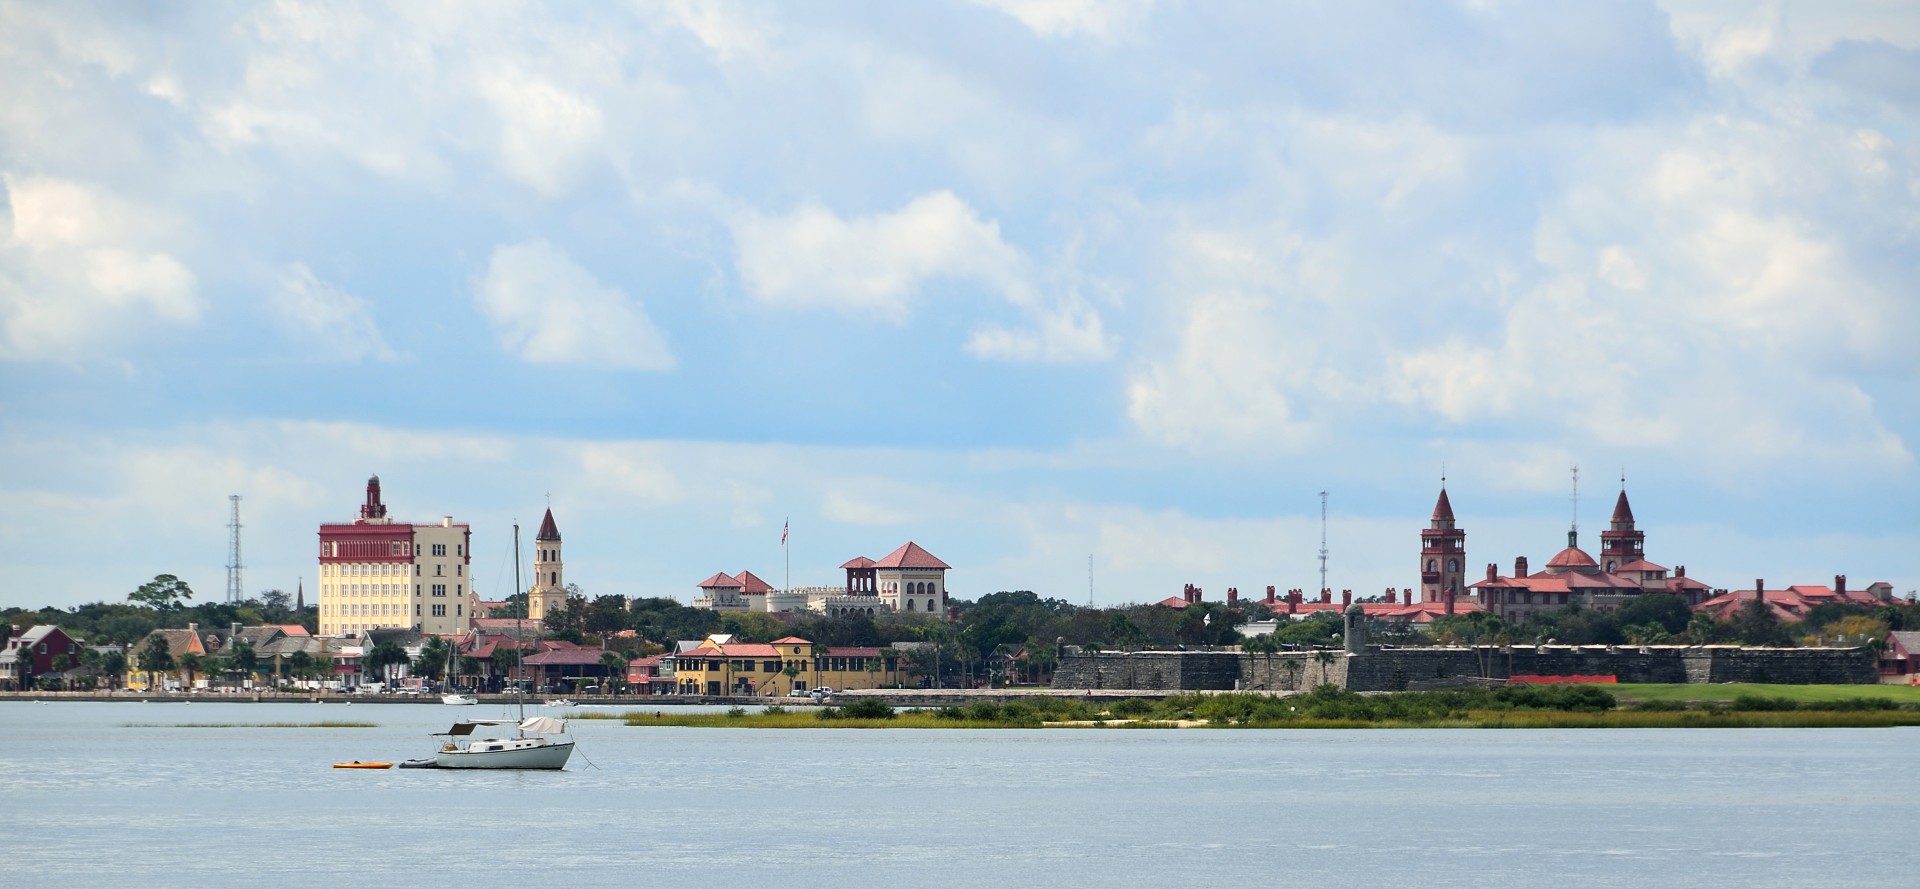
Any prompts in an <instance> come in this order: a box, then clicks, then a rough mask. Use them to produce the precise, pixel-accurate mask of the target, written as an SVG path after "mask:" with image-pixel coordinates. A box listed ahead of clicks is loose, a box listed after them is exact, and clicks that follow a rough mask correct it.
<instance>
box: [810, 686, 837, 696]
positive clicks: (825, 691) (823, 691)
mask: <svg viewBox="0 0 1920 889" xmlns="http://www.w3.org/2000/svg"><path fill="white" fill-rule="evenodd" d="M813 694H815V695H818V696H820V697H823V698H824V697H828V696H830V695H832V694H833V689H832V688H829V687H827V686H825V685H822V686H820V687H819V688H816V689H814V690H813Z"/></svg>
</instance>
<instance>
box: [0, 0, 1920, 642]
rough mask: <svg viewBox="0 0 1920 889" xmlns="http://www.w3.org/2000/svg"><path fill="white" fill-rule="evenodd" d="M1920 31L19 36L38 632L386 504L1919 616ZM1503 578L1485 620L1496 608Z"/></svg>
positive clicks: (580, 563)
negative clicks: (1767, 601) (1894, 597)
mask: <svg viewBox="0 0 1920 889" xmlns="http://www.w3.org/2000/svg"><path fill="white" fill-rule="evenodd" d="M1917 122H1920V10H1916V8H1915V7H1913V6H1912V5H1911V4H1905V3H1897V2H1885V3H1878V2H1851V3H1849V2H1821V3H1765V4H1748V3H1721V2H1669V3H1656V4H1642V3H1631V2H1601V3H1565V4H1522V3H1507V2H1497V0H1495V2H1467V3H1460V4H1368V3H1353V4H1337V5H1332V6H1329V5H1327V4H1283V3H1272V2H1258V3H1244V4H1241V3H1197V4H1184V3H1166V2H1147V0H1139V2H1112V3H1092V2H1080V0H1033V2H1017V0H987V2H975V3H923V4H895V3H808V4H791V3H788V4H753V3H698V2H658V3H654V2H635V3H628V4H619V5H616V4H596V5H588V6H566V7H560V8H554V7H551V6H549V5H541V4H504V3H502V4H466V3H447V4H435V3H408V4H402V5H399V6H398V7H393V8H389V7H382V6H373V5H349V4H308V3H298V2H280V3H270V4H234V5H221V4H214V3H205V4H188V5H184V6H182V5H161V6H127V5H124V4H102V5H89V4H77V3H75V4H47V3H32V4H18V3H0V188H3V189H4V191H3V192H0V195H3V196H4V201H3V202H0V214H4V215H0V375H3V376H0V504H4V507H3V508H0V565H4V566H5V568H6V569H7V571H6V576H7V581H6V583H5V586H4V592H0V601H4V602H6V603H7V604H15V605H25V606H39V605H46V604H54V605H73V604H77V603H80V602H85V601H93V600H97V599H119V598H121V597H123V596H124V595H125V594H126V593H127V592H129V591H131V590H132V589H134V588H135V587H136V586H138V585H139V584H140V583H141V582H142V581H144V580H146V579H148V578H151V577H152V576H153V575H154V574H157V573H161V572H169V573H176V574H179V575H181V576H182V577H184V578H186V579H187V580H188V581H189V582H190V583H192V584H193V585H194V587H195V588H196V589H197V590H199V591H200V595H201V597H202V598H206V597H214V598H217V597H219V596H220V595H221V594H222V592H223V590H224V589H225V569H224V565H225V563H226V560H227V531H226V524H227V509H228V501H227V495H229V494H240V495H242V496H243V497H244V498H245V499H244V500H243V503H242V521H243V523H244V524H245V534H244V543H243V561H244V562H245V564H246V573H245V582H246V587H247V589H248V592H250V593H254V592H258V591H260V590H264V589H268V588H283V589H289V590H290V589H292V588H293V586H294V584H295V583H296V581H297V580H298V579H299V578H302V577H305V578H306V579H307V581H308V583H309V586H310V585H311V579H312V577H313V574H314V564H313V563H314V559H313V557H312V554H313V552H314V549H315V531H316V526H317V525H318V524H319V523H320V522H322V521H337V520H342V519H346V518H349V517H351V516H352V515H353V514H354V511H355V508H356V505H357V504H358V502H359V500H360V497H361V489H362V486H363V484H364V483H365V480H366V478H367V476H368V475H369V474H373V473H378V474H379V475H380V476H381V478H382V480H383V482H384V486H385V489H386V499H387V502H388V504H389V505H390V507H391V509H392V511H393V513H394V514H395V515H396V516H398V517H400V518H403V519H409V520H414V521H434V520H437V519H438V518H439V517H440V516H442V515H452V516H453V517H454V518H455V520H456V521H464V522H468V523H470V524H471V525H472V526H473V529H474V540H475V551H476V558H475V577H476V582H477V584H479V587H480V590H481V593H482V594H483V595H486V596H489V597H492V596H495V595H503V594H504V593H505V592H506V591H508V590H509V589H510V588H511V586H512V584H511V531H510V529H511V526H512V524H513V522H514V521H515V520H516V519H517V520H518V521H519V522H521V523H522V524H523V525H529V526H531V525H533V524H535V523H537V522H538V521H539V517H540V513H541V510H542V508H543V507H544V505H545V504H546V503H547V502H548V500H547V498H548V497H551V502H552V505H553V509H554V511H555V515H556V518H557V519H558V522H559V524H560V527H561V530H562V532H563V533H564V535H565V537H566V541H567V550H566V554H567V563H568V576H569V579H570V580H572V581H574V582H577V583H579V584H580V585H581V586H582V587H583V588H584V589H585V590H586V591H587V592H588V593H589V594H606V593H620V594H625V595H649V596H662V595H664V596H676V597H679V598H681V599H682V600H686V599H689V598H691V596H692V595H693V594H694V592H695V591H694V587H693V585H694V584H695V583H697V582H698V581H699V580H701V579H702V578H704V577H706V576H708V575H710V574H712V573H713V572H715V571H728V572H734V571H739V570H741V569H750V570H752V571H754V572H755V573H756V574H759V575H761V576H762V577H765V578H767V579H768V580H769V581H772V582H774V583H775V584H779V583H781V582H782V580H783V578H784V577H785V571H786V568H785V562H784V561H783V557H784V556H785V555H786V554H784V553H783V552H782V550H781V547H780V544H779V537H780V528H781V525H782V522H783V521H786V520H789V519H790V520H791V522H792V527H793V535H792V548H791V557H792V580H793V582H794V583H795V584H818V583H832V582H835V581H837V580H838V577H837V576H836V572H835V566H837V565H839V564H840V563H841V562H842V561H845V560H846V559H849V558H852V557H854V556H858V555H866V556H872V557H878V556H880V555H883V554H885V553H886V552H888V551H890V550H892V549H893V548H894V547H896V546H898V545H899V544H900V543H902V542H904V541H906V540H909V539H911V540H914V541H917V542H919V543H920V544H921V545H922V546H925V547H926V548H927V549H929V550H930V551H932V552H934V553H935V554H936V555H938V556H940V557H941V558H943V559H945V560H946V561H947V562H949V563H951V564H953V565H954V569H955V570H954V571H953V572H952V573H951V577H950V582H951V584H952V588H953V592H954V594H955V595H956V596H959V597H963V598H973V597H977V596H979V595H981V594H985V593H990V592H994V591H996V590H1003V589H1032V590H1035V591H1037V592H1040V593H1042V594H1043V595H1051V596H1059V597H1063V598H1067V599H1071V600H1074V601H1086V600H1087V598H1088V596H1089V571H1088V565H1089V557H1090V556H1091V557H1092V565H1093V570H1092V599H1093V600H1094V601H1095V602H1096V603H1097V604H1102V605H1111V604H1118V603H1122V602H1139V601H1153V600H1157V599H1160V598H1163V597H1165V596H1169V595H1175V594H1177V593H1178V592H1179V590H1180V587H1181V585H1182V584H1184V583H1196V584H1199V585H1201V586H1202V587H1204V588H1205V589H1206V591H1207V595H1208V597H1209V598H1219V597H1222V596H1224V595H1225V591H1226V588H1227V587H1229V586H1237V587H1239V588H1240V589H1241V591H1242V592H1243V593H1245V594H1249V595H1253V594H1255V591H1259V590H1262V589H1264V587H1265V586H1266V585H1269V584H1271V585H1275V586H1278V587H1279V588H1280V589H1282V590H1285V589H1288V588H1290V587H1303V588H1312V587H1315V586H1317V585H1318V569H1319V565H1318V560H1317V557H1316V553H1317V550H1318V548H1319V545H1320V540H1319V538H1320V520H1319V498H1318V496H1317V495H1318V492H1319V491H1322V490H1326V491H1329V492H1330V517H1329V522H1328V532H1327V533H1328V538H1329V540H1328V546H1329V549H1330V550H1331V558H1330V565H1329V583H1330V584H1331V585H1332V586H1333V587H1334V588H1335V589H1342V588H1347V589H1353V590H1354V591H1355V592H1356V593H1357V594H1362V595H1367V594H1376V593H1379V592H1381V591H1382V590H1384V589H1385V588H1387V587H1406V586H1411V585H1415V584H1417V581H1418V578H1417V575H1416V573H1415V568H1416V564H1417V563H1416V555H1417V549H1418V531H1419V529H1420V528H1422V527H1424V526H1425V522H1426V518H1427V515H1428V513H1429V512H1430V511H1431V509H1432V506H1433V501H1434V497H1435V494H1436V492H1437V489H1438V485H1439V477H1440V475H1441V473H1442V471H1443V468H1444V471H1445V472H1446V474H1447V475H1448V477H1449V482H1448V487H1449V491H1450V493H1451V497H1452V501H1453V504H1454V506H1455V508H1456V511H1457V512H1458V514H1459V518H1460V522H1461V525H1462V526H1463V527H1464V528H1465V529H1466V530H1467V547H1468V561H1469V564H1472V565H1476V566H1483V565H1485V564H1486V563H1488V562H1497V563H1499V564H1500V565H1501V570H1502V571H1503V572H1507V571H1510V570H1511V566H1512V561H1513V558H1514V557H1515V556H1518V555H1526V556H1529V557H1530V558H1531V559H1532V560H1533V561H1534V563H1535V564H1539V563H1541V562H1542V561H1544V560H1545V558H1547V557H1549V556H1551V555H1552V554H1553V553H1554V552H1555V551H1557V550H1558V549H1559V548H1560V547H1561V546H1562V545H1564V541H1565V533H1566V529H1567V526H1568V524H1569V522H1570V521H1571V520H1572V519H1573V517H1574V513H1575V507H1574V504H1573V503H1572V502H1570V496H1569V495H1570V472H1569V470H1570V468H1571V467H1573V466H1575V465H1578V466H1580V467H1581V468H1582V473H1581V493H1582V497H1581V500H1580V502H1579V507H1578V516H1579V519H1580V522H1581V526H1582V528H1583V543H1586V544H1588V545H1589V547H1590V548H1591V547H1592V545H1594V544H1595V543H1597V537H1596V535H1597V532H1598V531H1599V530H1600V529H1601V528H1602V527H1603V526H1604V522H1605V519H1606V517H1607V514H1608V512H1609V510H1610V508H1611V505H1612V502H1613V498H1614V494H1615V492H1616V491H1617V490H1618V488H1619V484H1620V482H1619V477H1620V475H1621V473H1622V472H1624V473H1625V474H1626V476H1627V484H1628V489H1629V493H1630V496H1631V497H1632V499H1633V503H1634V507H1635V511H1636V513H1637V515H1638V518H1639V520H1640V527H1641V528H1642V530H1645V531H1646V532H1647V533H1648V553H1649V556H1650V558H1652V559H1653V560H1654V561H1656V562H1659V563H1661V564H1664V565H1668V566H1670V567H1671V566H1675V565H1682V564H1684V565H1686V566H1687V567H1688V573H1689V574H1690V575H1691V576H1693V577H1696V578H1699V579H1702V580H1704V581H1706V582H1708V583H1710V584H1713V585H1715V586H1720V587H1730V588H1739V587H1745V586H1750V585H1751V583H1752V580H1753V579H1754V578H1756V577H1764V578H1766V579H1767V581H1768V584H1769V586H1773V585H1776V584H1778V585H1784V584H1786V583H1824V582H1828V581H1829V580H1831V578H1832V576H1833V575H1835V574H1846V575H1848V577H1849V581H1850V583H1851V584H1852V585H1854V586H1861V585H1864V584H1865V583H1869V582H1872V581H1876V580H1885V581H1889V582H1891V583H1893V584H1894V585H1895V587H1896V588H1897V589H1898V590H1899V591H1900V592H1901V593H1902V594H1904V593H1906V592H1907V591H1909V590H1913V589H1915V588H1916V587H1920V507H1917V506H1916V505H1915V504H1916V503H1920V476H1917V475H1916V470H1915V464H1914V448H1915V437H1916V431H1920V394H1917V393H1920V360H1916V359H1915V351H1914V343H1915V341H1916V338H1917V337H1916V335H1917V334H1920V301H1917V300H1916V295H1917V294H1916V287H1917V286H1920V285H1916V284H1915V282H1916V281H1920V249H1917V246H1920V245H1917V243H1916V239H1917V238H1920V141H1917V140H1920V131H1917V130H1916V123H1917ZM1474 573H1476V574H1477V573H1478V571H1475V572H1474Z"/></svg>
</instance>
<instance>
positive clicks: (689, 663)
mask: <svg viewBox="0 0 1920 889" xmlns="http://www.w3.org/2000/svg"><path fill="white" fill-rule="evenodd" d="M673 670H674V677H675V678H676V679H677V680H678V682H677V688H678V690H679V692H680V693H681V694H688V695H764V696H771V697H780V696H784V695H790V694H792V693H793V692H794V691H796V690H798V691H801V692H805V691H807V690H809V689H814V688H820V687H822V686H825V687H827V688H831V689H834V690H836V691H840V690H845V689H851V688H880V687H883V686H888V685H898V684H900V682H901V681H902V674H901V658H900V653H899V652H897V651H894V650H893V649H891V648H854V647H841V648H829V647H827V646H824V645H820V646H816V645H814V644H813V643H812V642H809V641H807V640H805V639H801V638H799V637H798V636H788V637H786V638H784V639H775V640H774V641H773V642H771V643H757V642H751V643H750V642H734V641H731V637H728V636H710V637H708V638H707V640H706V641H704V642H702V643H700V645H699V646H698V647H696V648H694V649H693V650H691V651H686V652H682V653H680V654H678V655H675V656H674V667H673Z"/></svg>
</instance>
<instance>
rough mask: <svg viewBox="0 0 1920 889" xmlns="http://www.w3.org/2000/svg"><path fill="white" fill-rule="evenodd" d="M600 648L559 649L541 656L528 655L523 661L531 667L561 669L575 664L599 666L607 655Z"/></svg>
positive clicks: (544, 652) (543, 653)
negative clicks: (601, 657) (604, 655)
mask: <svg viewBox="0 0 1920 889" xmlns="http://www.w3.org/2000/svg"><path fill="white" fill-rule="evenodd" d="M605 653H606V651H605V650H604V649H599V648H557V649H554V650H553V651H543V652H540V653H539V654H530V655H527V657H526V659H525V660H524V661H523V663H525V664H526V665H527V666H529V667H559V666H567V665H573V664H597V663H600V656H601V655H603V654H605Z"/></svg>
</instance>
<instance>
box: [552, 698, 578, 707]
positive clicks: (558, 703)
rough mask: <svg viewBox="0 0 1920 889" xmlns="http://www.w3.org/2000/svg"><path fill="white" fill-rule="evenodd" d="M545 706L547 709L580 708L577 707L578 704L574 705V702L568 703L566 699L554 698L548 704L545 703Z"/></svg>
mask: <svg viewBox="0 0 1920 889" xmlns="http://www.w3.org/2000/svg"><path fill="white" fill-rule="evenodd" d="M546 706H548V707H578V706H580V705H579V704H576V703H574V702H572V701H569V700H567V699H566V698H554V699H553V700H551V701H548V702H546Z"/></svg>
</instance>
